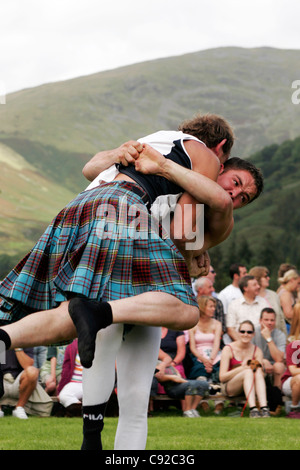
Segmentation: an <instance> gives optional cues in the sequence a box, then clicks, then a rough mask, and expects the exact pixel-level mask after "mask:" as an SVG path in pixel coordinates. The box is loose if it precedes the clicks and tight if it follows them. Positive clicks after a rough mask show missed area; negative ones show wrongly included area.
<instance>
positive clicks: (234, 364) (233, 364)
mask: <svg viewBox="0 0 300 470" xmlns="http://www.w3.org/2000/svg"><path fill="white" fill-rule="evenodd" d="M227 346H229V347H230V349H231V353H232V358H231V359H230V362H229V370H231V369H234V368H235V367H238V366H240V365H241V364H242V361H238V360H237V359H236V358H235V357H234V354H233V349H232V347H231V345H230V344H228V345H227ZM255 352H256V346H255V347H254V352H253V356H252V359H254V356H255Z"/></svg>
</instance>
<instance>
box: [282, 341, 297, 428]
mask: <svg viewBox="0 0 300 470" xmlns="http://www.w3.org/2000/svg"><path fill="white" fill-rule="evenodd" d="M286 365H287V369H286V371H285V373H284V374H283V376H282V379H281V380H282V392H283V394H284V395H285V396H287V397H291V399H292V404H291V411H290V413H288V414H287V418H297V419H300V340H295V341H292V342H291V343H289V344H288V345H287V347H286Z"/></svg>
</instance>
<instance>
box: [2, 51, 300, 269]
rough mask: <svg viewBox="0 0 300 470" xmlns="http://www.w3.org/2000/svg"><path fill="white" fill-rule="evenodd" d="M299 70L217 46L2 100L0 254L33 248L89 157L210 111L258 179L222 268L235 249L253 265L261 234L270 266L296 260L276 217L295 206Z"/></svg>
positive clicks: (292, 63) (280, 55) (76, 187)
mask: <svg viewBox="0 0 300 470" xmlns="http://www.w3.org/2000/svg"><path fill="white" fill-rule="evenodd" d="M299 62H300V51H295V50H278V49H272V48H257V49H243V48H234V47H232V48H218V49H211V50H207V51H201V52H198V53H192V54H186V55H183V56H180V57H170V58H167V59H159V60H154V61H149V62H144V63H140V64H135V65H132V66H128V67H122V68H119V69H116V70H111V71H107V72H101V73H97V74H93V75H89V76H85V77H79V78H75V79H73V80H67V81H64V82H58V83H51V84H46V85H42V86H39V87H35V88H31V89H25V90H21V91H19V92H16V93H13V94H10V95H8V96H7V99H6V105H1V106H0V123H1V127H0V144H1V145H0V162H1V170H2V171H1V174H0V190H1V193H0V197H1V204H0V224H1V226H0V255H1V253H5V255H12V256H20V255H23V254H24V253H25V252H26V251H27V250H28V249H30V248H31V246H32V244H33V243H34V241H35V240H36V239H37V237H38V236H39V235H40V233H42V231H43V229H44V227H45V226H46V225H47V224H48V223H49V222H50V220H51V219H52V217H53V216H54V215H55V214H56V213H57V212H58V210H59V209H60V208H61V207H62V206H64V205H65V203H66V202H68V201H69V200H70V199H71V197H73V195H74V194H76V193H77V192H79V191H81V190H82V189H83V188H84V187H85V185H86V181H85V180H84V178H83V176H82V174H81V169H82V167H83V165H84V163H85V162H86V161H87V160H88V159H89V158H90V156H91V155H93V154H94V153H95V152H97V151H99V150H102V149H105V148H113V147H115V146H117V145H119V144H120V143H122V142H123V141H125V140H128V139H131V138H133V139H134V138H138V137H139V136H141V135H145V134H147V133H150V132H153V131H155V130H158V129H172V128H176V127H177V125H178V124H179V123H180V122H181V121H182V120H184V119H185V118H188V117H191V116H193V115H194V114H195V113H197V112H202V113H206V112H213V113H217V114H221V115H223V116H224V117H226V118H227V119H228V120H229V121H230V122H231V124H232V125H233V126H234V129H235V133H236V135H237V141H236V144H235V148H234V151H233V155H239V156H242V157H243V158H251V159H252V160H253V161H255V162H256V163H258V165H259V166H261V167H262V168H263V171H264V174H265V176H266V191H265V193H264V195H263V196H262V197H261V198H260V199H259V200H258V201H256V202H255V203H253V206H252V205H250V206H249V207H248V208H245V209H243V212H241V213H237V214H236V225H235V230H234V234H233V235H232V237H231V238H230V240H228V241H227V242H226V243H225V244H224V247H222V249H221V251H220V256H221V258H220V260H221V261H220V263H222V262H224V263H225V265H226V262H228V256H229V254H230V256H232V257H234V256H237V250H239V249H240V250H241V253H242V254H243V256H244V255H245V254H247V253H248V255H249V256H250V255H251V257H252V258H251V257H250V258H251V259H252V260H254V258H253V256H254V255H253V253H257V252H258V251H259V250H258V251H257V247H258V246H262V245H263V243H267V246H270V240H269V239H268V240H267V242H266V241H265V240H266V239H265V237H268V235H266V233H267V234H268V233H270V235H271V236H272V237H273V238H274V239H275V241H276V243H278V245H277V254H276V260H280V261H279V262H281V259H282V257H285V256H294V254H293V255H292V253H291V250H292V247H294V248H293V249H294V252H295V253H296V252H297V250H296V246H299V240H298V238H297V237H298V233H299V231H298V232H296V231H295V230H296V229H295V226H294V225H293V224H292V225H291V226H292V229H291V230H289V228H288V227H289V225H290V224H289V221H288V220H287V219H286V218H284V217H283V216H284V215H285V214H286V213H287V211H284V214H282V215H280V218H281V219H282V220H285V223H286V226H285V227H284V226H283V225H282V224H281V222H280V220H281V219H280V220H279V216H277V217H276V216H275V215H274V213H276V210H277V211H279V210H280V208H281V207H282V206H281V205H280V204H281V201H282V200H284V198H285V197H286V198H287V199H286V202H285V205H286V207H291V204H290V199H289V198H290V197H292V200H293V201H294V200H296V198H295V196H290V194H294V193H293V191H294V192H295V194H299V186H298V184H299V183H298V182H299V176H300V175H299V173H298V169H299V157H297V155H299V152H298V139H296V138H298V136H299V134H300V131H299V129H300V126H299V123H300V105H298V106H297V105H295V104H293V103H292V100H291V96H292V92H293V90H292V88H291V85H292V82H293V81H294V80H295V79H297V78H299V67H298V64H299ZM293 139H296V141H294V140H293ZM295 142H296V143H295ZM281 145H283V147H281ZM294 146H295V147H294ZM262 149H263V150H262ZM281 152H283V153H282V154H281ZM40 188H42V190H40ZM274 211H275V212H274ZM287 230H289V237H288V242H287V243H286V239H287V237H286V231H287ZM281 237H283V238H282V239H281ZM244 240H246V242H244ZM282 240H283V241H282ZM290 240H292V241H291V243H289V241H290ZM296 242H297V244H298V245H295V243H296ZM239 245H241V247H242V248H240V247H239ZM285 246H287V248H288V250H289V254H288V255H286V253H284V252H282V250H283V249H284V247H285ZM247 250H248V251H247ZM249 250H250V254H249ZM216 252H218V251H216ZM225 252H226V253H225ZM213 256H214V254H213ZM226 256H227V258H226ZM297 256H298V255H297ZM250 258H249V259H250ZM0 261H1V260H0Z"/></svg>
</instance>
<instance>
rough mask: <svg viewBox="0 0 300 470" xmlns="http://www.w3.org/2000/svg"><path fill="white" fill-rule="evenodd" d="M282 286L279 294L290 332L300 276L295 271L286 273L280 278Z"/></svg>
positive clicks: (291, 270)
mask: <svg viewBox="0 0 300 470" xmlns="http://www.w3.org/2000/svg"><path fill="white" fill-rule="evenodd" d="M278 282H279V283H280V284H281V285H280V287H279V289H278V291H277V293H278V295H279V298H280V304H281V307H282V310H283V313H284V317H285V322H286V327H287V332H288V334H289V332H290V325H291V322H292V318H293V307H294V305H295V303H296V295H297V290H298V288H299V282H300V275H299V273H298V271H296V270H295V269H290V270H289V271H286V272H285V273H284V275H283V276H282V277H280V278H278Z"/></svg>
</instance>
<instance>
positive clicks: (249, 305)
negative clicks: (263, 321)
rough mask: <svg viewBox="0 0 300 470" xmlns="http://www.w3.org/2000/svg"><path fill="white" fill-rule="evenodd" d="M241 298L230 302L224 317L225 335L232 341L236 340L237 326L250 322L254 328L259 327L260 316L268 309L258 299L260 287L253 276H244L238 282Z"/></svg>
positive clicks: (265, 304)
mask: <svg viewBox="0 0 300 470" xmlns="http://www.w3.org/2000/svg"><path fill="white" fill-rule="evenodd" d="M239 288H240V289H241V292H242V296H241V297H239V298H237V299H235V300H233V301H232V302H230V304H229V306H228V313H227V315H226V325H227V333H228V335H229V336H230V338H231V340H232V341H237V340H238V328H239V325H240V324H241V323H242V322H243V321H245V320H250V321H252V323H253V324H254V326H255V328H256V327H257V326H259V320H260V314H261V311H262V309H263V308H265V307H268V303H267V301H266V300H265V299H264V298H262V297H259V295H258V293H259V290H260V285H259V284H258V282H257V280H256V279H255V277H254V276H248V275H246V276H244V277H242V279H241V280H240V282H239Z"/></svg>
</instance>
